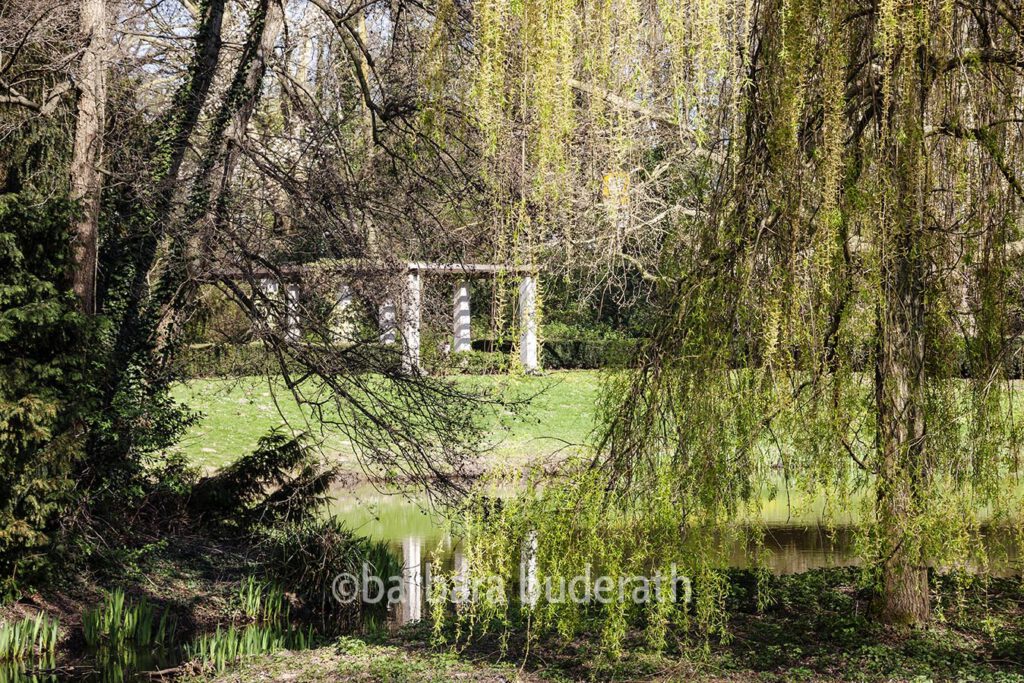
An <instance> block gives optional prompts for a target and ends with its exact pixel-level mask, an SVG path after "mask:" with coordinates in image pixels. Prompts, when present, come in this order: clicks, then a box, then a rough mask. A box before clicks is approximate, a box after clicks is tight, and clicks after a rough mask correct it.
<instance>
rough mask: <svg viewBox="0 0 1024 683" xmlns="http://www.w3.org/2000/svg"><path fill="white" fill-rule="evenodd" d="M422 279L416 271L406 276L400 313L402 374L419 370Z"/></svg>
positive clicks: (411, 271)
mask: <svg viewBox="0 0 1024 683" xmlns="http://www.w3.org/2000/svg"><path fill="white" fill-rule="evenodd" d="M421 286H422V277H421V276H420V272H419V271H418V270H410V271H409V273H408V274H407V275H406V287H405V302H404V303H405V306H404V310H403V311H402V372H405V373H413V372H416V371H418V370H419V369H420V296H421V293H420V289H421Z"/></svg>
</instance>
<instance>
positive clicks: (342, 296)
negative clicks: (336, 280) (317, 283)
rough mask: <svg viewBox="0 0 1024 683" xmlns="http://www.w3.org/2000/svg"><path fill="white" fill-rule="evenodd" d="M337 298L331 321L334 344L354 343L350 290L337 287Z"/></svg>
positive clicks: (340, 286)
mask: <svg viewBox="0 0 1024 683" xmlns="http://www.w3.org/2000/svg"><path fill="white" fill-rule="evenodd" d="M337 297H338V301H337V304H335V307H334V315H333V316H332V317H333V320H332V321H331V323H332V324H331V333H332V336H333V337H334V341H335V342H336V343H340V344H351V343H352V342H354V341H355V336H356V334H355V323H354V321H353V320H352V301H353V296H352V288H351V287H349V286H348V285H339V286H338V293H337Z"/></svg>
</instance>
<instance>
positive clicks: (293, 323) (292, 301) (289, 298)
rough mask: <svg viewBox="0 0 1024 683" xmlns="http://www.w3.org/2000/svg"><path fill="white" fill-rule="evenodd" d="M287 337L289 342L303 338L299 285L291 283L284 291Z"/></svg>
mask: <svg viewBox="0 0 1024 683" xmlns="http://www.w3.org/2000/svg"><path fill="white" fill-rule="evenodd" d="M284 316H285V323H284V324H285V336H286V337H287V338H288V341H298V340H299V337H301V336H302V330H301V329H300V328H299V285H298V284H297V283H294V282H292V283H289V284H287V285H285V289H284Z"/></svg>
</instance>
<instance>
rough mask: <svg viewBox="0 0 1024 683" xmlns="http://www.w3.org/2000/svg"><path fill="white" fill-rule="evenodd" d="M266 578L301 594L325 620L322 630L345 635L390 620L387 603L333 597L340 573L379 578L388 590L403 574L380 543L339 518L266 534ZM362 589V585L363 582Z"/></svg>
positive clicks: (263, 544)
mask: <svg viewBox="0 0 1024 683" xmlns="http://www.w3.org/2000/svg"><path fill="white" fill-rule="evenodd" d="M259 546H260V549H261V551H262V553H263V558H264V559H263V562H264V566H265V568H266V570H265V571H266V572H267V574H268V575H270V576H271V577H273V579H274V580H275V581H276V582H277V583H278V584H280V585H284V586H288V588H289V591H290V592H292V593H294V594H295V595H296V596H298V597H299V598H300V599H301V600H302V601H303V604H304V605H305V606H306V607H307V608H308V609H310V610H312V611H313V612H314V613H315V614H317V616H318V617H319V618H320V619H321V625H322V627H323V628H325V629H327V628H330V629H336V630H338V631H343V630H344V629H345V627H346V626H347V627H355V626H358V625H359V624H360V623H361V622H363V621H365V620H366V619H367V618H376V619H378V620H379V619H383V618H386V617H387V601H386V600H384V601H381V602H380V603H378V604H363V602H362V601H361V600H356V601H354V602H352V603H348V604H344V603H342V602H339V601H338V600H337V599H336V598H335V595H334V592H333V591H334V587H335V586H334V581H335V579H336V578H337V577H338V575H340V574H350V575H351V576H353V577H355V578H356V579H357V581H360V582H361V580H362V576H363V570H364V567H365V568H366V571H367V573H368V574H367V575H368V576H369V577H371V580H372V578H373V577H376V578H377V579H380V581H381V585H383V586H384V588H385V590H388V589H389V588H391V587H392V584H391V582H390V579H391V578H392V577H396V576H400V575H401V568H402V565H401V562H400V561H399V560H398V558H396V557H395V554H394V553H393V552H392V551H391V549H390V548H389V547H388V544H387V543H385V542H382V541H371V540H369V539H367V538H365V537H362V536H357V535H356V534H354V533H353V532H352V531H351V530H349V529H348V528H347V527H346V526H345V525H344V524H343V523H342V522H340V521H338V520H337V519H333V518H332V519H312V518H310V519H306V520H303V521H302V522H299V523H296V524H292V525H287V526H284V525H281V526H278V527H276V528H273V529H269V530H267V531H266V532H265V534H264V535H263V537H262V538H261V539H260V540H259ZM360 587H361V584H360Z"/></svg>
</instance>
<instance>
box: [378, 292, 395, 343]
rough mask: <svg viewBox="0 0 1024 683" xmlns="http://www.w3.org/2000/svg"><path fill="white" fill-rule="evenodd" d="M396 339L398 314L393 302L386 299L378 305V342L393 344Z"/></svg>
mask: <svg viewBox="0 0 1024 683" xmlns="http://www.w3.org/2000/svg"><path fill="white" fill-rule="evenodd" d="M396 341H398V314H397V313H396V310H395V302H394V301H392V300H391V299H388V300H387V301H385V302H384V303H383V304H381V306H380V343H381V344H394V343H395V342H396Z"/></svg>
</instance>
